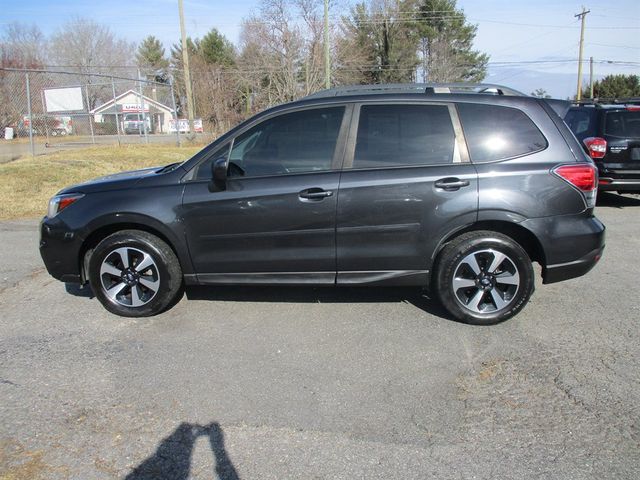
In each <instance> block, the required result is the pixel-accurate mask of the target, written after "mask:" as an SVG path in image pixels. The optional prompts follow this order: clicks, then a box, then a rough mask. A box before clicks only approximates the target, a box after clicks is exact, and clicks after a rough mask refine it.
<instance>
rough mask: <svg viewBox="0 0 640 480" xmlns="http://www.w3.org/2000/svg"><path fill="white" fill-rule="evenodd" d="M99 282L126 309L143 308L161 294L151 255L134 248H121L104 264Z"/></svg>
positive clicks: (104, 261) (106, 259) (158, 276)
mask: <svg viewBox="0 0 640 480" xmlns="http://www.w3.org/2000/svg"><path fill="white" fill-rule="evenodd" d="M100 282H101V284H102V288H104V291H105V293H106V294H107V296H108V297H109V298H110V299H111V300H113V301H114V302H117V303H119V304H120V305H124V306H125V307H141V306H143V305H146V304H147V303H149V302H150V301H151V300H152V299H153V297H155V296H156V294H157V293H158V290H159V288H160V273H159V271H158V266H157V265H156V263H155V262H154V261H153V257H152V256H151V255H149V254H148V253H145V252H143V251H142V250H139V249H137V248H133V247H120V248H116V249H115V250H113V251H112V252H111V253H109V254H107V256H106V257H105V258H104V260H103V261H102V265H101V266H100Z"/></svg>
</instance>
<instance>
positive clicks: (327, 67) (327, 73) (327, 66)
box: [324, 0, 331, 88]
mask: <svg viewBox="0 0 640 480" xmlns="http://www.w3.org/2000/svg"><path fill="white" fill-rule="evenodd" d="M324 87H325V88H331V58H330V56H329V0H324Z"/></svg>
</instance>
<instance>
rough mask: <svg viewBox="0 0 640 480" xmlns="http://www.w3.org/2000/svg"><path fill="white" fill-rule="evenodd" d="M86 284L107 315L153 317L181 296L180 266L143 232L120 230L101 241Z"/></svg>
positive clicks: (165, 248) (170, 252) (155, 239)
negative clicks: (88, 283) (89, 286)
mask: <svg viewBox="0 0 640 480" xmlns="http://www.w3.org/2000/svg"><path fill="white" fill-rule="evenodd" d="M89 282H90V284H91V288H92V289H93V292H94V294H95V296H96V297H97V298H98V300H99V301H100V303H102V305H103V306H104V308H106V309H107V310H108V311H109V312H111V313H114V314H116V315H120V316H123V317H148V316H152V315H156V314H158V313H160V312H162V311H163V310H165V309H166V308H167V307H169V306H170V305H172V304H173V303H177V300H178V295H180V294H181V293H182V284H183V282H182V270H181V268H180V263H179V262H178V259H177V257H176V255H175V253H174V252H173V250H172V249H171V248H170V247H169V245H167V243H166V242H164V241H163V240H161V239H160V238H158V237H156V236H155V235H152V234H150V233H147V232H143V231H139V230H123V231H121V232H116V233H114V234H112V235H110V236H108V237H107V238H105V239H104V240H102V241H101V242H100V243H99V244H98V245H97V246H96V248H95V249H94V251H93V253H92V254H91V259H90V260H89Z"/></svg>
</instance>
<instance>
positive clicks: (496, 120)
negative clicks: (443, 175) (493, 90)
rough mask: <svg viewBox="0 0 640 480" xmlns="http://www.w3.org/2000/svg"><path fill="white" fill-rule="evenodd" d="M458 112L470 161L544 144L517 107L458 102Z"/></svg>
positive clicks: (489, 159) (492, 158) (507, 155)
mask: <svg viewBox="0 0 640 480" xmlns="http://www.w3.org/2000/svg"><path fill="white" fill-rule="evenodd" d="M458 113H459V115H460V121H461V122H462V128H463V130H464V135H465V138H466V139H467V146H468V148H469V154H470V156H471V160H472V161H473V162H476V163H482V162H493V161H496V160H505V159H507V158H513V157H518V156H522V155H528V154H531V153H535V152H539V151H540V150H544V149H545V148H547V145H548V144H547V140H546V139H545V138H544V136H543V135H542V133H541V132H540V130H538V127H536V125H535V123H533V121H532V120H531V119H530V118H529V117H528V116H527V115H525V113H524V112H522V111H520V110H518V109H516V108H510V107H502V106H497V105H485V104H473V103H460V104H458Z"/></svg>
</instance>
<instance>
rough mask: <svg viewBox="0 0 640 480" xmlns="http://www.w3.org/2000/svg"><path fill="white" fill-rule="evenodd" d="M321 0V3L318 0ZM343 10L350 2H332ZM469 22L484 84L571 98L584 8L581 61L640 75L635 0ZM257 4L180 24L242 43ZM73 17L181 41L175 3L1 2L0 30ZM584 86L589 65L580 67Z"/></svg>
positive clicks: (515, 6) (244, 1)
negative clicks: (482, 58) (484, 66)
mask: <svg viewBox="0 0 640 480" xmlns="http://www.w3.org/2000/svg"><path fill="white" fill-rule="evenodd" d="M316 1H318V2H319V3H321V2H322V0H316ZM336 2H338V3H337V5H338V7H336V8H335V9H334V12H335V14H337V13H338V11H337V10H338V8H339V9H341V11H342V10H344V9H345V7H348V5H349V4H350V3H353V2H351V1H350V0H334V1H333V3H334V4H335V3H336ZM457 4H458V7H459V8H462V9H463V10H464V12H465V14H466V15H467V20H468V21H469V22H470V23H473V24H476V25H477V26H478V32H477V35H476V40H475V44H474V46H475V48H476V49H478V50H480V51H482V52H485V53H488V54H489V55H490V63H489V69H488V76H487V78H485V82H487V83H499V84H504V85H507V86H510V87H512V88H515V89H518V90H521V91H523V92H525V93H531V92H532V91H533V90H534V89H537V88H543V89H545V90H546V91H547V92H548V93H549V94H551V95H553V96H554V97H557V98H567V97H569V96H571V95H573V94H575V90H576V81H577V61H576V60H577V58H578V45H579V39H580V20H579V19H578V18H576V17H575V16H574V15H575V14H576V13H579V12H580V11H581V10H582V6H583V5H584V6H585V7H586V8H587V9H588V10H590V13H589V14H588V15H587V17H586V29H585V46H584V57H585V59H589V57H593V58H594V75H595V77H596V78H600V77H602V76H604V75H607V74H616V73H624V74H640V0H606V1H603V0H599V1H596V0H591V4H589V3H584V4H583V3H580V2H577V1H566V0H536V1H533V2H532V1H531V0H528V1H523V0H458V2H457ZM258 5H259V0H227V1H218V0H215V1H214V0H212V1H206V0H185V1H184V11H185V26H186V29H187V33H188V35H190V36H191V37H194V38H197V37H202V36H203V35H205V34H206V33H207V32H208V31H209V30H210V29H211V28H213V27H215V28H217V29H218V30H219V31H220V32H222V33H223V34H225V35H226V36H227V38H229V39H230V40H231V41H232V42H234V43H236V44H237V42H238V40H239V32H240V24H241V22H242V19H243V18H246V17H248V16H249V15H251V14H252V13H257V11H258ZM74 16H82V17H88V18H91V19H93V20H95V21H97V22H99V23H102V24H105V25H107V26H109V27H110V28H111V29H112V31H113V32H114V33H116V34H117V35H118V36H121V37H124V38H126V39H128V40H130V41H132V42H139V41H140V40H142V39H143V38H144V37H146V36H148V35H154V36H156V37H157V38H159V39H160V40H161V41H162V42H163V43H164V46H165V48H166V49H167V51H169V47H170V45H171V44H173V43H176V42H178V41H179V39H180V28H179V22H178V2H177V0H136V1H133V2H132V1H124V0H111V1H100V0H94V1H91V2H85V1H69V0H56V1H55V2H52V1H51V0H46V1H45V0H30V1H29V2H24V3H20V2H16V1H12V0H0V27H1V26H2V25H5V24H7V23H10V22H14V21H18V22H21V23H27V24H36V25H37V26H38V27H39V28H40V29H41V30H42V31H43V33H45V34H46V35H50V34H51V33H55V32H56V31H58V30H59V29H60V28H61V27H62V26H63V25H64V24H65V23H66V22H67V21H68V20H70V19H71V18H72V17H74ZM583 73H584V75H583V76H584V79H585V80H584V82H583V83H585V84H586V83H588V74H589V65H588V63H585V64H584V66H583Z"/></svg>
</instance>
